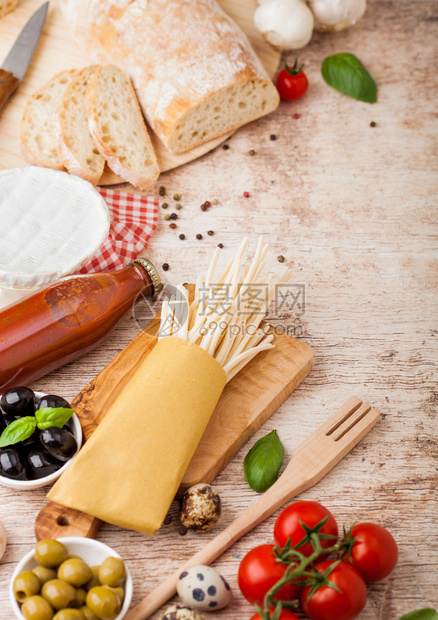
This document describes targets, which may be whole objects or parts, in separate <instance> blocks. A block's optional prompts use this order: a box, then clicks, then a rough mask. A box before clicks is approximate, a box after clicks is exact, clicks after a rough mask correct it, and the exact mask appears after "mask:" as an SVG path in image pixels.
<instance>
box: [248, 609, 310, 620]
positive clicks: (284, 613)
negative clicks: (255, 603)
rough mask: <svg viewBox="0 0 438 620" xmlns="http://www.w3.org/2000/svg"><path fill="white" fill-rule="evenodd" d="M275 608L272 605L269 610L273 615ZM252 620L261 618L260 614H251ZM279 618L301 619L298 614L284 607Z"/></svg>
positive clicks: (283, 619)
mask: <svg viewBox="0 0 438 620" xmlns="http://www.w3.org/2000/svg"><path fill="white" fill-rule="evenodd" d="M274 611H275V610H274V608H273V607H270V608H269V612H270V614H271V615H272V614H273V613H274ZM251 620H261V616H260V614H254V615H253V616H251ZM278 620H300V619H299V618H298V616H296V615H295V614H294V613H293V612H292V611H289V610H288V609H282V610H281V613H280V616H279V618H278Z"/></svg>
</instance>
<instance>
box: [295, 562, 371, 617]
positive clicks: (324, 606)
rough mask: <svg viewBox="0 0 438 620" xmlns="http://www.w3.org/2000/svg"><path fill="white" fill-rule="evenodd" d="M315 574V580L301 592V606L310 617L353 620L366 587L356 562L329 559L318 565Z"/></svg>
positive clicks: (361, 602) (363, 597)
mask: <svg viewBox="0 0 438 620" xmlns="http://www.w3.org/2000/svg"><path fill="white" fill-rule="evenodd" d="M315 574H316V575H317V579H316V583H315V584H314V585H309V586H306V587H305V588H304V589H303V592H302V594H301V606H302V608H303V610H304V612H305V613H306V615H307V616H308V617H309V618H310V619H311V620H353V618H356V617H357V616H358V615H359V614H360V612H361V611H362V609H363V608H364V607H365V603H366V602H367V587H366V584H365V581H364V580H363V578H362V576H361V574H360V573H359V571H357V570H356V569H355V568H354V566H352V565H351V564H348V563H347V562H339V561H333V560H326V561H324V562H320V563H319V564H317V565H316V566H315ZM318 581H319V583H318Z"/></svg>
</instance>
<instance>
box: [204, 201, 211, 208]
mask: <svg viewBox="0 0 438 620" xmlns="http://www.w3.org/2000/svg"><path fill="white" fill-rule="evenodd" d="M204 204H205V206H206V207H207V208H208V207H211V202H210V201H209V200H206V201H205V202H204Z"/></svg>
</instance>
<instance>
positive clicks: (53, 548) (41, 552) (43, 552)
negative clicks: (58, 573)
mask: <svg viewBox="0 0 438 620" xmlns="http://www.w3.org/2000/svg"><path fill="white" fill-rule="evenodd" d="M67 556H68V551H67V547H65V546H64V545H63V544H62V543H61V542H59V540H52V539H49V540H40V541H39V542H37V544H36V546H35V555H34V558H35V561H36V562H38V564H41V566H45V567H46V568H56V567H57V566H59V565H60V564H62V563H63V562H64V560H66V559H67Z"/></svg>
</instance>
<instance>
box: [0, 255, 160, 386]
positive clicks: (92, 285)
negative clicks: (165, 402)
mask: <svg viewBox="0 0 438 620" xmlns="http://www.w3.org/2000/svg"><path fill="white" fill-rule="evenodd" d="M138 260H139V262H134V263H133V264H130V265H128V266H127V267H126V268H124V269H121V270H119V271H114V272H107V273H95V274H89V275H80V276H70V277H67V278H64V279H62V280H59V281H58V282H55V283H54V284H51V285H50V286H48V287H46V288H44V289H41V290H39V291H37V292H36V293H33V294H31V295H29V296H28V297H25V298H24V299H22V300H20V301H19V302H17V303H15V304H12V305H10V306H8V307H6V308H4V309H3V310H0V392H2V391H4V390H5V389H8V388H10V387H15V386H18V385H28V384H29V383H31V382H32V381H34V380H35V379H38V378H39V377H42V376H43V375H45V374H47V373H49V372H51V371H52V370H54V369H55V368H59V367H60V366H63V365H64V364H67V363H68V362H71V361H72V360H74V359H75V358H76V357H79V356H80V355H84V353H87V352H88V351H90V350H91V349H93V348H94V347H96V346H97V345H98V344H99V343H100V342H102V340H103V339H104V338H105V337H106V336H107V335H108V334H109V332H110V331H111V330H112V329H113V328H114V327H115V326H116V325H117V323H118V322H119V321H120V319H121V318H122V317H123V316H124V315H125V314H126V313H127V312H128V310H129V309H130V308H131V307H132V304H133V302H134V301H135V298H136V297H137V295H138V294H139V293H141V292H143V293H144V294H146V295H147V296H152V295H153V293H154V284H153V283H152V280H151V277H150V275H149V273H148V271H147V270H146V269H145V268H144V266H143V265H142V264H141V261H142V259H138ZM151 267H152V268H153V266H152V265H151ZM153 269H154V268H153ZM157 277H158V275H157Z"/></svg>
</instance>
